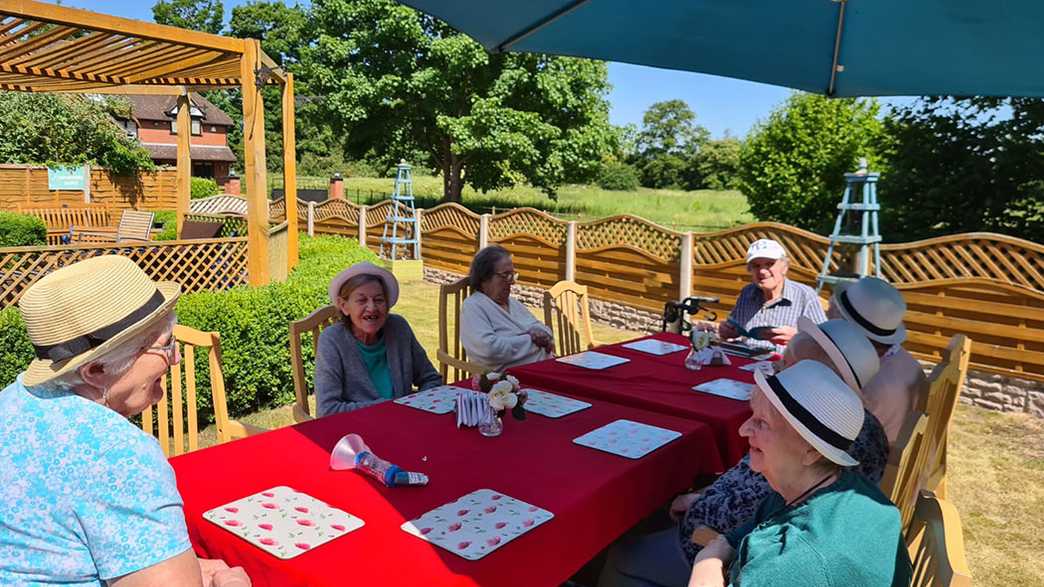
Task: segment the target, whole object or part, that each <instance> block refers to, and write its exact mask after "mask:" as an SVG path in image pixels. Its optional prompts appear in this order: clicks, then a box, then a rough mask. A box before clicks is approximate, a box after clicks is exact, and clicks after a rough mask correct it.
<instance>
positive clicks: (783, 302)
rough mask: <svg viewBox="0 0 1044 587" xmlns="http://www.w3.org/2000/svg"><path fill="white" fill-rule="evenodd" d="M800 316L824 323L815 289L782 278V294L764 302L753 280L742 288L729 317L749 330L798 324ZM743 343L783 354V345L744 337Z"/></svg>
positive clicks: (824, 316)
mask: <svg viewBox="0 0 1044 587" xmlns="http://www.w3.org/2000/svg"><path fill="white" fill-rule="evenodd" d="M799 316H807V317H808V318H809V319H810V320H812V321H813V322H815V323H816V324H819V323H821V322H826V319H827V318H826V314H824V313H823V307H822V306H821V305H819V297H817V296H816V292H815V290H813V289H812V288H811V287H809V286H807V285H803V284H800V283H798V282H796V281H791V280H789V279H786V278H784V280H783V295H781V296H780V297H778V298H776V299H775V300H772V301H771V302H769V303H765V297H764V296H763V295H762V293H761V288H759V287H758V286H756V285H754V284H753V283H751V284H749V285H747V286H746V287H744V288H743V289H742V290H741V291H740V294H739V297H737V298H736V307H734V308H733V309H732V313H731V314H729V317H730V318H732V319H733V320H734V321H736V322H738V323H739V324H741V325H742V326H743V327H744V328H745V329H747V330H750V329H752V328H757V327H759V326H793V327H795V328H796V327H797V320H798V317H799ZM742 340H743V342H744V344H746V345H748V346H752V347H755V348H761V349H767V350H773V351H776V352H777V353H782V352H783V349H784V348H786V347H785V345H778V344H773V343H772V342H771V341H768V340H753V339H749V338H746V337H743V339H742Z"/></svg>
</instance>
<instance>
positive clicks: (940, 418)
mask: <svg viewBox="0 0 1044 587" xmlns="http://www.w3.org/2000/svg"><path fill="white" fill-rule="evenodd" d="M970 357H971V339H969V338H968V337H967V336H965V335H963V334H955V335H954V336H953V338H951V339H950V344H949V345H947V347H946V350H945V351H944V352H943V360H942V362H940V363H939V364H938V365H936V366H935V369H934V370H932V374H931V375H930V376H929V377H928V399H927V403H926V407H925V412H926V413H927V414H928V427H927V429H926V430H925V442H926V443H927V445H926V452H927V457H926V461H925V474H926V478H925V485H924V486H925V488H926V489H928V490H930V491H932V492H933V493H935V495H937V496H939V497H940V498H943V499H946V445H947V435H948V433H949V429H950V423H951V422H952V421H953V412H954V410H955V409H956V407H957V400H958V398H959V397H960V395H961V386H962V385H963V384H964V377H965V376H966V375H967V374H968V359H969V358H970Z"/></svg>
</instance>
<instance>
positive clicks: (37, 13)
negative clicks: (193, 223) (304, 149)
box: [0, 0, 298, 285]
mask: <svg viewBox="0 0 1044 587" xmlns="http://www.w3.org/2000/svg"><path fill="white" fill-rule="evenodd" d="M265 84H279V85H281V86H282V88H283V100H282V102H283V103H282V107H283V169H284V173H283V182H284V189H285V192H284V193H285V194H286V219H287V222H288V224H289V227H288V230H287V238H288V243H287V247H288V251H287V253H288V254H287V259H288V264H289V267H288V269H290V268H293V266H294V265H295V264H296V263H297V258H298V243H297V163H296V156H295V148H296V147H295V135H294V80H293V74H290V73H287V72H284V71H282V70H281V69H280V68H279V67H277V66H276V64H275V62H274V61H272V59H271V58H269V57H268V56H267V55H265V53H264V51H262V50H261V45H260V43H259V42H258V41H256V40H254V39H236V38H232V37H222V36H220V35H212V34H208V33H200V32H196V31H189V30H185V29H180V28H176V27H170V26H164V25H158V24H154V23H149V22H142V21H137V20H131V19H127V18H119V17H115V16H110V15H107V14H100V13H96V12H90V11H87V10H80V9H76V8H66V7H64V6H57V5H54V4H45V3H42V2H34V1H31V0H0V89H4V90H16V91H22V92H65V93H84V94H153V95H156V94H159V95H172V96H178V106H179V107H178V116H177V128H178V158H177V178H178V179H177V194H178V200H177V202H178V203H177V226H178V234H179V235H180V234H181V227H182V223H183V222H184V217H185V214H186V213H187V212H188V206H189V193H190V185H191V173H192V164H191V160H190V155H189V140H190V136H191V134H190V124H191V121H190V118H189V111H190V108H189V107H188V104H189V92H191V91H198V90H208V89H221V88H226V89H227V88H235V87H239V88H241V89H242V94H243V143H244V144H243V149H244V155H245V159H246V170H245V173H244V181H245V183H246V198H247V240H248V246H249V254H248V256H249V261H248V264H247V271H248V273H249V280H250V283H251V284H252V285H262V284H265V283H268V281H269V276H268V263H267V259H268V198H267V195H266V189H267V185H268V184H267V181H266V177H265V170H266V167H265V118H264V104H263V101H262V98H261V91H260V90H261V87H263V86H264V85H265Z"/></svg>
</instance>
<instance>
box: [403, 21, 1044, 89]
mask: <svg viewBox="0 0 1044 587" xmlns="http://www.w3.org/2000/svg"><path fill="white" fill-rule="evenodd" d="M400 1H401V2H402V3H403V4H406V5H408V6H412V7H413V8H416V9H418V10H421V11H423V12H426V13H428V14H431V15H433V16H436V17H438V18H440V19H442V20H444V21H446V22H447V23H448V24H449V25H450V26H452V27H454V28H455V29H457V30H459V31H461V32H463V33H466V34H468V35H470V36H471V37H473V38H474V39H476V40H477V41H478V42H479V43H481V44H482V45H483V46H485V47H486V49H488V50H489V51H492V52H502V51H525V52H539V53H553V54H557V55H571V56H576V57H590V58H594V59H604V60H607V61H620V62H625V63H635V64H639V65H650V66H654V67H664V68H669V69H681V70H687V71H699V72H703V73H710V74H715V75H722V76H727V77H734V78H740V79H746V80H751V81H757V82H763V83H769V84H775V85H779V86H787V87H791V88H796V89H799V90H805V91H807V92H815V93H820V94H827V95H831V96H920V95H984V96H1044V33H1042V32H1041V31H1042V30H1044V2H1041V1H1040V0H995V1H994V2H982V1H981V0H848V1H845V0H656V1H645V2H642V1H639V0H400Z"/></svg>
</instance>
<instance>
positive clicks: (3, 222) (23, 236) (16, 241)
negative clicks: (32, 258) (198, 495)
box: [0, 211, 47, 247]
mask: <svg viewBox="0 0 1044 587" xmlns="http://www.w3.org/2000/svg"><path fill="white" fill-rule="evenodd" d="M46 244H47V225H46V224H44V221H43V220H42V219H40V218H37V217H36V216H31V215H29V214H18V213H16V212H3V211H0V247H29V246H34V245H46Z"/></svg>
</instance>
